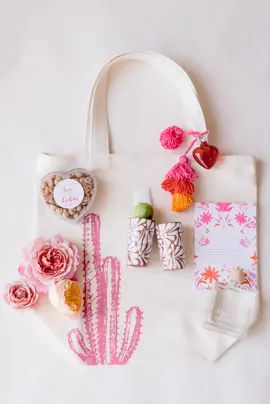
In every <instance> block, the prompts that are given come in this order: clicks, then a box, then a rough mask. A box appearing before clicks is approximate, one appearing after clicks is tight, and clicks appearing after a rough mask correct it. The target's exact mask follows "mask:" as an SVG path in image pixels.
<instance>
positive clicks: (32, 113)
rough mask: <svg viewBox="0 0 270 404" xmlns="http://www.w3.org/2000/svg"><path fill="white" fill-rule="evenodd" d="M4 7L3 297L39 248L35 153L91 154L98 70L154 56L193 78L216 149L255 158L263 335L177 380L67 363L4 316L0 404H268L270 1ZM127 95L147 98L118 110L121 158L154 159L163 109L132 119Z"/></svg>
mask: <svg viewBox="0 0 270 404" xmlns="http://www.w3.org/2000/svg"><path fill="white" fill-rule="evenodd" d="M0 5H1V13H0V139H1V141H0V142H1V143H0V165H1V169H0V173H1V185H2V187H1V188H2V189H1V199H0V204H1V206H0V209H1V210H0V211H1V212H2V216H1V222H0V223H1V244H0V251H1V290H3V285H4V283H5V280H6V279H9V280H10V279H12V278H14V277H15V271H16V267H17V264H18V262H19V258H20V249H21V247H22V246H23V245H24V244H25V243H26V242H27V241H28V240H30V239H31V223H32V206H33V205H32V200H33V178H34V168H35V162H36V155H37V152H39V151H41V150H42V151H51V152H74V151H75V152H76V151H79V150H82V147H83V140H84V130H85V120H86V109H87V103H88V98H89V91H90V88H91V85H92V82H93V79H94V77H95V75H96V74H97V71H98V69H99V68H100V67H101V65H102V64H103V63H104V62H105V61H106V60H107V59H108V58H110V57H112V56H114V55H115V54H117V53H121V52H125V51H130V50H153V51H157V52H160V53H163V54H165V55H167V56H169V57H171V58H173V59H175V60H176V61H177V62H178V63H179V64H180V65H182V66H183V67H184V68H185V69H186V70H187V72H188V73H189V74H190V76H191V78H192V80H193V81H194V84H195V86H196V88H197V90H198V93H199V97H200V100H201V104H202V107H203V110H204V113H205V117H206V121H207V126H208V128H209V129H210V133H211V141H212V142H214V143H216V144H218V145H219V147H220V149H221V151H222V152H223V153H233V154H254V155H255V156H256V158H257V159H258V174H259V175H258V182H259V186H260V195H259V196H260V226H259V233H260V274H261V275H260V276H261V291H262V303H263V313H262V321H261V323H260V324H259V325H258V326H257V327H255V329H254V330H253V331H252V333H251V334H250V335H249V337H248V339H247V340H245V341H244V342H243V343H241V344H239V345H237V346H235V347H234V348H233V349H231V350H230V351H229V352H227V353H226V354H225V356H224V357H223V358H222V359H221V360H220V361H219V362H217V363H216V364H209V363H203V362H201V363H200V364H198V363H195V362H194V363H192V362H186V361H183V360H181V358H179V368H178V369H177V370H176V369H172V368H162V369H158V368H151V367H150V368H149V369H145V370H142V369H136V368H129V369H127V368H113V369H112V368H99V369H89V368H87V367H84V366H82V365H81V364H80V363H79V362H78V361H77V360H76V359H75V358H74V357H73V356H72V355H70V356H69V355H66V353H65V351H64V350H63V349H62V347H61V346H60V345H58V343H57V342H55V340H54V338H53V337H52V336H51V334H50V333H49V332H48V331H47V329H46V328H44V327H43V326H42V324H40V323H38V321H37V319H36V318H34V317H33V316H31V315H28V313H25V314H23V315H22V314H21V313H17V312H15V311H14V310H11V309H10V308H9V307H7V306H6V305H3V306H2V308H1V348H2V349H1V351H2V352H1V364H2V366H1V394H2V397H1V398H2V402H1V404H37V403H39V404H45V403H46V404H47V403H51V404H58V403H61V404H71V403H74V401H76V402H78V403H84V402H85V403H86V402H87V403H88V402H89V403H93V404H116V403H117V404H133V403H134V404H138V403H139V404H167V403H175V404H178V403H184V404H193V403H194V404H195V403H196V404H197V403H199V404H214V403H216V402H217V401H218V402H219V403H220V404H225V403H226V404H227V403H228V402H229V403H230V404H234V403H235V404H268V403H269V400H270V387H269V374H270V349H269V348H270V326H269V319H270V298H269V295H270V271H269V268H268V251H269V231H268V229H269V226H270V219H269V210H267V203H268V201H269V199H270V186H269V179H268V180H267V174H269V168H270V157H269V151H268V148H269V145H270V142H269V127H270V114H269V105H270V74H269V73H270V52H269V45H268V38H269V35H270V24H269V22H270V21H269V20H270V3H269V1H268V0H257V1H256V2H255V1H254V0H220V1H216V0H204V1H195V0H189V1H188V2H187V1H183V0H167V1H161V0H159V1H158V0H148V1H147V0H144V1H143V0H136V1H130V0H126V1H124V0H120V1H117V0H115V1H110V0H87V1H83V0H77V1H69V0H61V1H60V0H46V1H45V0H40V1H36V0H35V1H34V0H24V1H20V0H9V1H8V2H6V1H4V0H1V1H0ZM120 81H121V80H120ZM120 84H121V83H120ZM128 91H130V92H131V94H133V95H134V96H139V94H137V92H136V88H135V86H134V85H132V83H130V88H128V87H127V86H125V90H123V93H122V95H123V96H122V98H121V99H120V100H119V103H120V104H119V105H120V106H121V107H120V106H119V105H118V108H115V109H112V110H111V118H112V121H113V123H114V126H113V128H112V129H113V132H114V133H117V136H116V137H115V142H114V149H115V151H123V150H133V151H136V150H140V149H141V148H144V149H145V150H151V149H155V148H157V147H158V144H157V143H156V139H157V137H158V133H157V128H158V127H159V123H160V125H161V122H160V121H155V123H154V124H153V126H152V127H150V122H153V111H155V108H154V107H153V108H152V106H151V105H150V106H149V115H148V116H146V117H145V115H144V111H143V110H142V108H139V105H140V103H138V108H137V110H134V108H131V109H130V108H128V106H127V107H125V109H123V106H125V105H126V104H127V103H126V101H125V100H126V98H125V96H126V94H128ZM114 102H115V103H117V99H116V98H115V97H114ZM121 102H122V104H121ZM153 102H154V101H153ZM131 105H133V103H132V104H131ZM117 111H118V112H119V111H122V114H121V117H119V113H117ZM167 117H168V115H167ZM119 118H120V119H119ZM148 118H149V119H148ZM148 122H149V123H148ZM162 123H163V122H162ZM168 124H169V122H168ZM145 125H147V131H148V132H147V133H149V136H148V137H146V136H144V134H143V131H145ZM164 126H166V125H164ZM161 128H163V127H162V126H161ZM127 133H128V136H129V141H128V142H127V140H126V139H127V138H126V136H127ZM138 134H140V136H139V135H138Z"/></svg>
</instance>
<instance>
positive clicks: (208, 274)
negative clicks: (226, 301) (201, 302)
mask: <svg viewBox="0 0 270 404" xmlns="http://www.w3.org/2000/svg"><path fill="white" fill-rule="evenodd" d="M218 278H219V272H218V271H216V269H215V268H212V267H210V266H209V267H208V268H204V272H203V273H202V279H203V280H204V281H209V283H212V282H213V281H218Z"/></svg>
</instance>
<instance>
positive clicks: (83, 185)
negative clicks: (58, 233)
mask: <svg viewBox="0 0 270 404" xmlns="http://www.w3.org/2000/svg"><path fill="white" fill-rule="evenodd" d="M40 187H41V195H42V198H43V200H44V201H45V203H46V204H47V205H48V206H49V207H50V208H51V209H52V210H53V211H55V212H56V213H58V214H59V215H61V216H62V217H64V218H65V219H69V220H73V221H75V222H78V221H80V220H81V219H82V218H83V216H84V215H85V214H86V213H88V212H89V208H90V206H91V204H92V202H93V200H94V197H95V194H96V188H97V185H96V180H95V177H94V176H93V175H92V174H91V173H90V172H89V171H87V170H84V169H81V168H75V169H73V170H71V171H68V172H66V173H65V172H53V173H49V174H47V175H46V176H45V177H44V178H42V180H41V184H40Z"/></svg>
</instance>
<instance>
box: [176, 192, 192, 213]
mask: <svg viewBox="0 0 270 404" xmlns="http://www.w3.org/2000/svg"><path fill="white" fill-rule="evenodd" d="M192 202H193V198H192V196H191V195H190V194H182V193H175V194H173V197H172V207H171V209H172V210H173V211H174V212H181V211H182V210H185V209H187V208H189V207H190V206H191V205H192Z"/></svg>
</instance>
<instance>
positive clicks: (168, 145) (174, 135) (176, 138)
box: [159, 126, 185, 150]
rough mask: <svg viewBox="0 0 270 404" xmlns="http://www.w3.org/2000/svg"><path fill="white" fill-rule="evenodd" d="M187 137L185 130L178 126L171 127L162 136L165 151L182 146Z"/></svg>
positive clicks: (161, 140) (161, 141)
mask: <svg viewBox="0 0 270 404" xmlns="http://www.w3.org/2000/svg"><path fill="white" fill-rule="evenodd" d="M184 137H185V132H184V131H183V129H181V128H178V127H177V126H170V127H169V128H167V129H165V130H164V131H163V132H161V134H160V138H159V140H160V143H161V146H162V147H164V149H168V150H175V149H178V147H179V146H180V145H181V143H182V142H183V140H184Z"/></svg>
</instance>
